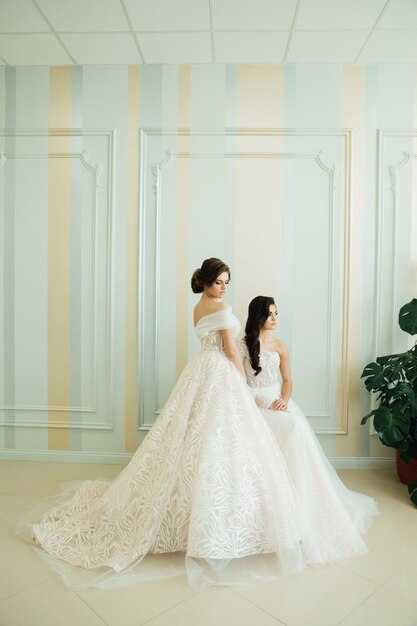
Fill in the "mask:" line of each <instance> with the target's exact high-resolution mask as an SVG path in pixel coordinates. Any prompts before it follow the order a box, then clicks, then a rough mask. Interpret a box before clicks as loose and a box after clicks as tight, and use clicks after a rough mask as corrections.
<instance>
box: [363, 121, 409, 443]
mask: <svg viewBox="0 0 417 626" xmlns="http://www.w3.org/2000/svg"><path fill="white" fill-rule="evenodd" d="M396 138H397V139H398V138H399V139H404V141H406V140H407V139H408V140H410V139H416V138H417V129H414V130H410V131H402V130H398V131H397V130H384V129H378V148H377V150H378V158H377V181H378V184H377V189H378V194H377V203H376V205H377V209H376V249H375V275H374V278H375V298H374V300H375V308H374V335H373V356H372V358H373V359H375V358H376V357H377V356H378V354H379V353H380V350H381V291H382V280H383V279H384V272H383V271H382V265H383V262H382V259H383V257H382V252H383V243H382V241H383V236H384V234H385V224H384V218H385V217H386V211H387V207H386V198H385V193H386V192H385V189H386V182H385V181H386V176H387V175H389V180H390V187H389V190H390V192H391V210H392V217H393V228H392V231H391V242H392V257H391V260H390V265H391V267H392V281H391V289H392V294H393V297H392V308H391V329H390V333H391V339H390V346H389V347H388V348H387V352H388V351H389V352H391V353H393V352H395V347H394V336H395V331H396V325H397V311H396V305H397V293H398V287H397V285H398V281H397V276H398V253H397V251H398V246H399V242H398V219H399V212H398V185H399V179H400V173H401V171H403V170H404V168H405V167H406V166H407V165H408V164H409V163H410V162H411V160H412V159H414V158H417V155H414V154H413V155H412V154H411V153H410V152H409V151H408V150H402V151H400V152H399V154H398V158H399V160H398V161H396V162H394V163H391V164H387V162H386V161H387V158H386V149H387V148H386V144H387V141H388V140H389V139H396ZM384 198H385V199H384ZM384 280H385V279H384ZM370 404H371V409H372V410H373V409H375V408H376V407H377V403H376V399H375V396H374V395H373V396H372V398H371V403H370ZM369 424H370V435H377V432H376V430H375V429H374V427H373V424H372V423H371V421H370V422H369Z"/></svg>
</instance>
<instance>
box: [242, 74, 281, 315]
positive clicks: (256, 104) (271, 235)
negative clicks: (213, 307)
mask: <svg viewBox="0 0 417 626" xmlns="http://www.w3.org/2000/svg"><path fill="white" fill-rule="evenodd" d="M236 90H237V111H236V113H237V127H238V128H241V129H243V128H248V127H251V128H253V127H256V126H259V121H260V120H261V125H262V127H264V128H271V129H275V133H273V132H272V131H271V137H273V139H272V140H271V139H269V138H267V140H268V146H269V148H268V151H270V149H271V147H272V146H273V147H272V150H273V152H274V153H277V154H279V153H280V152H282V136H281V135H280V134H279V133H277V132H276V131H277V129H279V128H282V127H283V125H284V68H283V66H281V65H274V66H248V65H242V66H239V67H238V69H237V85H236ZM254 133H256V131H254ZM248 152H249V153H252V152H253V154H254V156H253V157H252V158H239V153H248ZM265 152H266V150H265V138H262V137H260V138H257V137H252V138H251V139H249V138H248V137H247V136H245V135H244V134H242V135H238V136H237V138H236V153H237V159H236V168H235V172H236V174H235V176H236V178H235V180H236V194H235V198H236V200H235V202H236V205H235V242H234V245H235V259H234V273H233V282H234V306H235V312H236V314H237V315H238V317H239V318H240V319H241V321H242V322H243V323H244V320H245V319H246V316H247V308H248V304H249V302H250V300H251V299H252V298H253V297H255V296H257V295H268V296H274V297H276V298H279V295H280V288H281V254H280V250H281V237H282V226H281V224H282V197H283V195H282V182H283V177H282V159H279V158H276V159H266V158H263V157H258V156H256V155H257V154H262V153H265ZM254 215H256V218H255V217H254ZM248 233H251V236H252V237H254V238H255V240H256V241H258V242H259V241H262V245H258V246H257V248H256V255H254V254H248V249H249V248H250V244H249V242H248ZM254 276H256V280H255V279H254V278H253V277H254ZM249 277H250V280H249Z"/></svg>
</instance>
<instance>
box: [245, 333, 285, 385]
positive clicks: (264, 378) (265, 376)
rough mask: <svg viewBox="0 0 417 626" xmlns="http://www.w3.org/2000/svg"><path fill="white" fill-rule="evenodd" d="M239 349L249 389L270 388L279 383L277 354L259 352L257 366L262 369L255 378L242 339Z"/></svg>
mask: <svg viewBox="0 0 417 626" xmlns="http://www.w3.org/2000/svg"><path fill="white" fill-rule="evenodd" d="M239 349H240V352H241V354H242V360H243V366H244V368H245V373H246V380H247V382H248V385H249V387H254V388H262V387H272V385H276V384H277V383H280V382H281V377H280V371H279V364H280V357H279V354H278V352H267V351H266V350H261V354H260V358H259V364H260V366H261V367H262V371H261V372H259V374H258V375H257V376H255V372H254V371H253V369H252V366H251V362H250V357H249V351H248V348H247V346H246V343H245V341H244V340H243V339H242V340H241V341H240V342H239Z"/></svg>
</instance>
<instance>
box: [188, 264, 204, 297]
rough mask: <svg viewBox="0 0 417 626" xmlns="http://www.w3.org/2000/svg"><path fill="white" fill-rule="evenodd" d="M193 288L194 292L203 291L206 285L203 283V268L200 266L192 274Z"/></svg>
mask: <svg viewBox="0 0 417 626" xmlns="http://www.w3.org/2000/svg"><path fill="white" fill-rule="evenodd" d="M191 289H192V290H193V292H194V293H202V292H203V291H204V286H203V285H202V284H201V268H198V269H197V270H196V271H195V272H194V274H193V275H192V276H191Z"/></svg>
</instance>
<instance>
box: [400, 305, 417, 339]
mask: <svg viewBox="0 0 417 626" xmlns="http://www.w3.org/2000/svg"><path fill="white" fill-rule="evenodd" d="M398 323H399V325H400V328H401V329H402V330H404V331H405V332H406V333H408V334H409V335H415V334H416V333H417V299H416V298H413V299H412V300H411V302H408V303H407V304H404V306H402V307H401V309H400V313H399V316H398Z"/></svg>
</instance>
